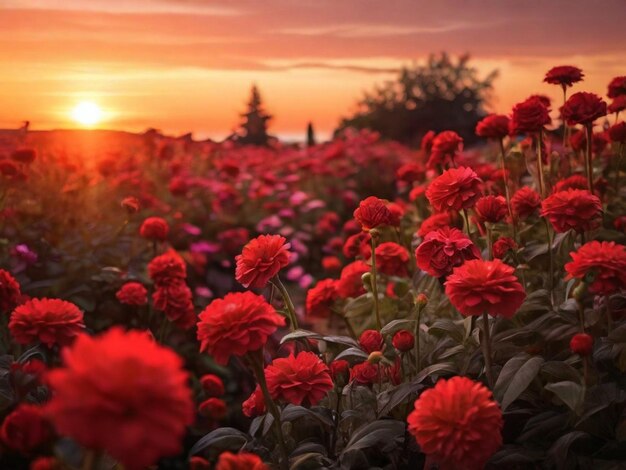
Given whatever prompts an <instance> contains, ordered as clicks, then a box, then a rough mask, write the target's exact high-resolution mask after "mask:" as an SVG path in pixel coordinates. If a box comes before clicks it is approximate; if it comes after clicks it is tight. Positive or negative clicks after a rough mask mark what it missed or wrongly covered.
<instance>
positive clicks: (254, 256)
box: [235, 235, 291, 288]
mask: <svg viewBox="0 0 626 470" xmlns="http://www.w3.org/2000/svg"><path fill="white" fill-rule="evenodd" d="M286 241H287V240H286V239H285V238H284V237H281V236H280V235H259V236H258V237H256V238H254V239H252V240H250V241H249V242H248V244H247V245H246V246H244V247H243V250H242V252H241V254H240V255H237V257H236V258H235V260H236V262H237V267H236V270H235V278H236V279H237V281H239V283H241V285H242V286H244V287H251V288H255V287H256V288H262V287H265V286H266V285H267V283H268V281H269V280H270V279H272V278H273V277H274V276H276V274H278V272H279V271H280V270H281V269H282V268H284V267H285V266H287V265H288V264H289V260H290V258H291V254H290V252H289V248H290V247H291V245H290V244H289V243H285V242H286Z"/></svg>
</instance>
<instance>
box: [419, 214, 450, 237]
mask: <svg viewBox="0 0 626 470" xmlns="http://www.w3.org/2000/svg"><path fill="white" fill-rule="evenodd" d="M454 220H455V217H454V214H452V213H450V212H439V213H436V214H433V215H431V216H430V217H428V218H426V219H424V220H423V221H422V223H421V224H420V228H419V230H418V231H417V235H418V236H420V237H422V238H423V237H425V236H426V235H427V234H429V233H430V232H432V231H433V230H437V229H438V228H442V227H447V226H450V225H452V224H453V222H454Z"/></svg>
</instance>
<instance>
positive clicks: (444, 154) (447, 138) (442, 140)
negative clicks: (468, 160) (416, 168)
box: [426, 131, 463, 168]
mask: <svg viewBox="0 0 626 470" xmlns="http://www.w3.org/2000/svg"><path fill="white" fill-rule="evenodd" d="M462 148H463V139H462V138H461V136H460V135H459V134H457V133H456V132H454V131H443V132H440V133H439V134H437V136H436V137H435V138H434V139H433V141H432V147H431V151H430V158H429V159H428V162H427V164H426V166H427V167H428V168H435V166H436V165H442V164H443V163H445V162H446V161H447V160H454V157H455V156H456V155H457V154H458V153H459V152H460V151H461V150H462Z"/></svg>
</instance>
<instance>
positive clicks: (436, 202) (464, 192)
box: [426, 166, 481, 212]
mask: <svg viewBox="0 0 626 470" xmlns="http://www.w3.org/2000/svg"><path fill="white" fill-rule="evenodd" d="M480 183H481V180H480V178H479V177H478V175H477V174H476V172H474V170H472V169H471V168H465V167H462V166H460V167H458V168H450V169H449V170H447V171H444V172H443V174H442V175H440V176H438V177H437V178H435V179H434V180H433V182H432V183H430V185H429V186H428V189H426V197H427V198H428V201H429V202H430V203H431V205H432V206H433V207H434V208H435V210H436V211H438V212H444V211H450V210H454V211H460V210H461V209H467V208H470V207H472V206H473V205H474V203H475V202H476V200H477V199H478V198H479V197H480Z"/></svg>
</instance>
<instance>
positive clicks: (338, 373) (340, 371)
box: [329, 359, 350, 383]
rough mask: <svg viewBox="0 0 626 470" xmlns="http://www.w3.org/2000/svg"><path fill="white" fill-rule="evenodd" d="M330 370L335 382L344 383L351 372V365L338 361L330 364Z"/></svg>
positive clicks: (341, 360)
mask: <svg viewBox="0 0 626 470" xmlns="http://www.w3.org/2000/svg"><path fill="white" fill-rule="evenodd" d="M329 369H330V376H331V377H332V378H333V381H334V382H341V383H344V382H345V381H346V380H347V378H348V374H349V372H350V364H348V361H345V360H343V359H338V360H336V361H333V362H331V363H330V365H329Z"/></svg>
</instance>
